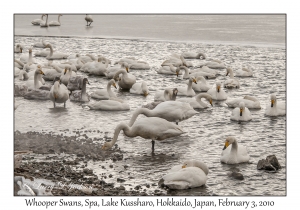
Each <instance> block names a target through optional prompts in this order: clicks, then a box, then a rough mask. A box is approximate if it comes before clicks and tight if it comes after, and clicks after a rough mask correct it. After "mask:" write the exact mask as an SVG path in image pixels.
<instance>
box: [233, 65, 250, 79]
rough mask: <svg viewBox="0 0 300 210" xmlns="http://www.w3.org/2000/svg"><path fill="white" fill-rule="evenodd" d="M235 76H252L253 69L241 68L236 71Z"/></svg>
mask: <svg viewBox="0 0 300 210" xmlns="http://www.w3.org/2000/svg"><path fill="white" fill-rule="evenodd" d="M235 76H237V77H252V76H253V72H252V69H251V68H250V67H248V68H242V69H239V70H237V71H236V72H235Z"/></svg>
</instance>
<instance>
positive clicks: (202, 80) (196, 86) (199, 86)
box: [187, 76, 211, 92]
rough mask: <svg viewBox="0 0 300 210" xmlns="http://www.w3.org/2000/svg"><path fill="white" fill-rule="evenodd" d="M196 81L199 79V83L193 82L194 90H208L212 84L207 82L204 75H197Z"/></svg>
mask: <svg viewBox="0 0 300 210" xmlns="http://www.w3.org/2000/svg"><path fill="white" fill-rule="evenodd" d="M196 81H197V84H196V83H192V88H193V90H194V91H197V92H207V91H208V90H209V89H210V88H211V85H209V84H207V82H206V80H205V78H204V77H203V76H198V77H196ZM187 83H188V81H187Z"/></svg>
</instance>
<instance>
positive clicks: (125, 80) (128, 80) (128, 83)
mask: <svg viewBox="0 0 300 210" xmlns="http://www.w3.org/2000/svg"><path fill="white" fill-rule="evenodd" d="M120 74H122V76H121V77H120V76H119V75H120ZM114 80H115V81H118V85H119V87H120V88H122V89H125V90H129V89H130V88H131V87H132V86H133V84H134V83H135V82H136V78H135V76H134V75H132V74H128V73H127V71H125V70H124V69H121V70H119V71H117V72H116V73H115V76H114Z"/></svg>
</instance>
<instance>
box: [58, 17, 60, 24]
mask: <svg viewBox="0 0 300 210" xmlns="http://www.w3.org/2000/svg"><path fill="white" fill-rule="evenodd" d="M59 19H60V15H58V22H59V23H60V20H59Z"/></svg>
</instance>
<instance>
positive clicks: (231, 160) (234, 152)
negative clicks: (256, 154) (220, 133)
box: [221, 136, 250, 164]
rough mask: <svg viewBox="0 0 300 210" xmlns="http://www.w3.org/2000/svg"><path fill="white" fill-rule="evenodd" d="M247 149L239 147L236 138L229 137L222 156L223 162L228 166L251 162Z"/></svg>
mask: <svg viewBox="0 0 300 210" xmlns="http://www.w3.org/2000/svg"><path fill="white" fill-rule="evenodd" d="M249 159H250V156H249V155H248V151H247V147H245V146H242V145H238V143H237V140H236V138H235V137H232V136H230V137H227V138H226V141H225V146H224V148H223V151H222V154H221V162H222V163H226V164H237V163H244V162H249Z"/></svg>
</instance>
